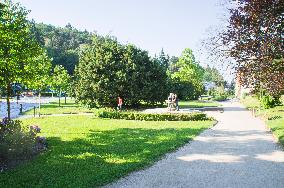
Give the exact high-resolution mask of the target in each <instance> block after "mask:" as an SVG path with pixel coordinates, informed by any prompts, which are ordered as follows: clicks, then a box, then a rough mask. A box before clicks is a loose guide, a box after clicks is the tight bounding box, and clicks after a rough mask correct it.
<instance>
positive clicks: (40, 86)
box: [26, 51, 52, 116]
mask: <svg viewBox="0 0 284 188" xmlns="http://www.w3.org/2000/svg"><path fill="white" fill-rule="evenodd" d="M51 65H52V64H51V59H50V58H49V57H48V56H47V53H46V52H45V51H43V52H42V54H41V55H39V56H37V57H35V58H34V60H33V64H30V65H29V66H30V67H29V69H30V70H33V71H32V74H33V76H32V77H33V78H34V79H32V80H28V81H27V82H26V85H27V86H28V87H29V88H31V89H35V90H37V91H38V97H39V116H40V107H41V92H42V91H43V90H45V89H47V88H48V86H50V85H51V84H52V82H51V81H52V80H51V76H50V75H51Z"/></svg>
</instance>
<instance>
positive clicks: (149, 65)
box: [75, 36, 168, 107]
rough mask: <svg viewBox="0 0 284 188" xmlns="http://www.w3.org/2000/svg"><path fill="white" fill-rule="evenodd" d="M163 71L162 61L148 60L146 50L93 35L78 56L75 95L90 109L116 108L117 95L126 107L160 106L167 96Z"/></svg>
mask: <svg viewBox="0 0 284 188" xmlns="http://www.w3.org/2000/svg"><path fill="white" fill-rule="evenodd" d="M166 71H167V69H166V67H165V65H164V62H163V63H161V59H160V58H154V59H151V58H150V57H149V55H148V52H147V51H144V50H141V49H139V48H137V47H136V46H134V45H130V44H129V45H122V44H120V43H119V42H118V41H117V40H116V39H115V38H114V37H101V36H95V37H94V38H93V42H92V44H91V45H86V46H85V47H84V48H83V49H82V51H81V53H80V63H79V65H78V66H77V68H76V71H75V76H76V81H75V96H76V98H77V100H78V101H80V102H82V103H83V104H87V105H89V106H90V107H94V106H116V104H117V97H118V96H120V97H122V98H123V100H124V105H128V106H137V105H139V104H140V102H142V101H143V102H146V103H151V104H154V103H157V102H160V103H161V102H163V101H164V100H165V99H166V97H167V93H168V91H167V80H168V79H167V78H168V77H167V74H166Z"/></svg>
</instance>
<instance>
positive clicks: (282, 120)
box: [241, 96, 284, 146]
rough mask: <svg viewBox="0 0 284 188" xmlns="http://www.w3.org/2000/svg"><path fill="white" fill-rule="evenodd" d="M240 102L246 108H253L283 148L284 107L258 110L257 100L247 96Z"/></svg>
mask: <svg viewBox="0 0 284 188" xmlns="http://www.w3.org/2000/svg"><path fill="white" fill-rule="evenodd" d="M241 102H242V103H243V104H244V105H245V106H246V107H247V108H248V109H251V108H255V109H256V110H257V111H256V115H257V116H259V117H261V118H263V119H264V120H265V122H266V124H267V125H268V127H269V128H270V129H271V130H272V132H273V134H274V135H275V136H276V137H277V138H278V140H279V142H280V143H281V144H282V146H284V106H283V105H282V106H276V107H274V108H270V109H263V108H260V103H259V101H258V100H257V98H255V97H253V96H247V97H246V98H245V99H242V100H241Z"/></svg>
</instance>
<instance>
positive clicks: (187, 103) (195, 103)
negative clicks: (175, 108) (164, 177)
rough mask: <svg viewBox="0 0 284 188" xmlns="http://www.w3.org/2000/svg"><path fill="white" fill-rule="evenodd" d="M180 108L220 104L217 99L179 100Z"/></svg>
mask: <svg viewBox="0 0 284 188" xmlns="http://www.w3.org/2000/svg"><path fill="white" fill-rule="evenodd" d="M178 105H179V107H180V108H203V107H217V106H220V104H219V103H218V102H215V101H199V100H194V101H179V104H178Z"/></svg>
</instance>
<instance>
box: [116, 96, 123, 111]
mask: <svg viewBox="0 0 284 188" xmlns="http://www.w3.org/2000/svg"><path fill="white" fill-rule="evenodd" d="M122 103H123V102H122V98H121V97H118V100H117V108H118V110H121V109H122Z"/></svg>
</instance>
